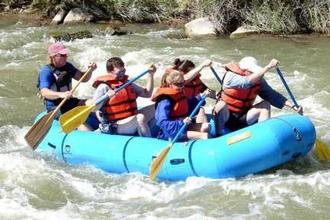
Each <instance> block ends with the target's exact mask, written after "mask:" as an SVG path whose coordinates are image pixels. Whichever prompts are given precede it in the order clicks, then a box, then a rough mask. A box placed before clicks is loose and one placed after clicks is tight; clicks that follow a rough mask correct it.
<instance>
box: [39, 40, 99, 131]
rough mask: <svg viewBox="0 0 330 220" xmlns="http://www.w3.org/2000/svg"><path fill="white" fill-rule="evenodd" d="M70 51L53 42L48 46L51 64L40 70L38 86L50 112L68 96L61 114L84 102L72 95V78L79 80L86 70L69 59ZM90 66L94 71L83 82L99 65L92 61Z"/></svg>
mask: <svg viewBox="0 0 330 220" xmlns="http://www.w3.org/2000/svg"><path fill="white" fill-rule="evenodd" d="M68 52H69V51H68V49H67V48H66V47H65V46H64V45H63V44H61V43H58V42H57V43H53V44H51V45H50V46H49V47H48V57H49V64H47V65H45V66H43V67H42V68H41V70H40V71H39V77H38V88H39V90H40V94H41V96H42V98H43V99H44V102H45V107H46V110H47V111H48V112H49V111H51V110H53V109H55V108H56V106H57V105H58V104H59V103H60V102H61V101H62V100H63V99H64V98H65V97H67V96H69V97H70V99H68V100H67V101H66V102H65V104H64V105H63V106H62V107H61V109H60V111H61V114H63V113H65V112H67V111H69V110H71V109H72V108H74V107H76V106H78V105H83V104H84V100H80V99H78V98H74V97H71V96H72V94H71V92H70V90H71V87H72V79H75V80H79V79H80V78H81V77H82V76H83V74H84V72H82V71H80V70H79V69H77V68H76V67H75V66H74V65H72V64H71V63H70V62H68V61H67V58H68ZM88 67H89V68H92V71H91V72H90V73H89V74H88V75H87V76H86V78H85V79H84V80H83V81H82V82H87V81H88V80H89V79H90V78H91V74H92V72H93V71H94V70H95V69H96V67H97V66H96V64H95V63H90V64H89V66H88ZM87 123H88V122H87ZM91 127H95V126H88V125H85V126H82V127H81V129H82V130H90V129H92V128H91Z"/></svg>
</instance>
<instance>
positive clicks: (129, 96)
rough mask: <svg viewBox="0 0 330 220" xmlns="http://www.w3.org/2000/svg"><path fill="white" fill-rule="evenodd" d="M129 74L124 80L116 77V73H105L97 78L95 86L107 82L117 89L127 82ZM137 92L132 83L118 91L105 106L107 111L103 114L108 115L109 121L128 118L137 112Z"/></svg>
mask: <svg viewBox="0 0 330 220" xmlns="http://www.w3.org/2000/svg"><path fill="white" fill-rule="evenodd" d="M127 79H128V76H126V75H125V78H124V80H123V81H119V80H117V79H116V76H115V75H111V74H108V75H105V76H100V77H98V78H96V80H95V81H94V83H93V87H94V88H96V87H97V86H98V85H100V84H101V83H105V84H107V85H108V86H109V87H110V88H111V89H113V90H114V89H116V88H118V87H120V86H121V85H123V84H124V83H125V82H127ZM136 98H137V94H136V92H135V89H134V87H133V86H132V85H128V86H127V87H126V88H124V89H122V90H120V91H118V92H117V93H116V95H114V96H113V97H112V98H110V99H109V100H108V101H107V102H106V103H105V104H104V106H103V109H104V111H105V112H102V114H103V115H104V116H105V117H107V119H108V120H109V121H117V120H120V119H124V118H127V117H129V116H132V115H135V114H136V113H137V103H136Z"/></svg>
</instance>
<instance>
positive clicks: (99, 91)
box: [86, 83, 114, 110]
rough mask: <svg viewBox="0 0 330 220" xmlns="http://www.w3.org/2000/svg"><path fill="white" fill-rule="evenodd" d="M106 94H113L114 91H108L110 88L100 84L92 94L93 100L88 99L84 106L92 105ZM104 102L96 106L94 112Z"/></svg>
mask: <svg viewBox="0 0 330 220" xmlns="http://www.w3.org/2000/svg"><path fill="white" fill-rule="evenodd" d="M106 93H109V94H113V93H114V91H113V90H112V89H110V87H109V86H108V85H107V84H104V83H102V84H100V85H98V87H97V88H96V90H95V92H94V95H93V98H92V99H88V100H87V101H86V105H92V104H94V103H95V102H96V101H97V100H98V99H100V98H101V97H102V96H104V95H105V94H106ZM105 102H106V101H104V102H101V103H100V104H99V105H97V107H96V110H99V109H100V108H101V107H102V106H103V105H104V103H105Z"/></svg>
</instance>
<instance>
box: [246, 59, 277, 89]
mask: <svg viewBox="0 0 330 220" xmlns="http://www.w3.org/2000/svg"><path fill="white" fill-rule="evenodd" d="M278 63H279V62H278V60H276V59H272V60H271V61H270V62H269V63H268V64H267V65H266V66H265V67H263V68H262V69H261V70H260V71H259V72H255V73H252V74H250V75H248V76H247V79H248V81H250V82H251V83H252V84H255V83H256V82H257V81H259V80H260V79H261V78H262V77H263V76H264V75H265V73H267V72H268V71H269V70H270V69H272V68H273V67H275V66H277V64H278Z"/></svg>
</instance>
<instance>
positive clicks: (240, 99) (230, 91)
mask: <svg viewBox="0 0 330 220" xmlns="http://www.w3.org/2000/svg"><path fill="white" fill-rule="evenodd" d="M225 69H226V70H227V71H230V72H233V73H235V74H238V75H241V76H247V75H248V74H249V73H248V72H247V71H243V70H242V69H240V68H239V66H238V65H237V64H232V63H231V64H228V65H226V67H225ZM259 90H260V81H258V82H257V83H255V84H254V85H253V86H252V87H250V88H246V89H242V88H225V89H223V91H222V93H221V99H222V100H223V101H224V102H225V103H226V104H227V105H228V108H229V111H231V112H235V113H246V112H247V111H248V110H249V109H250V108H251V107H252V105H253V103H254V101H255V99H256V97H257V95H258V93H259Z"/></svg>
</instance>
